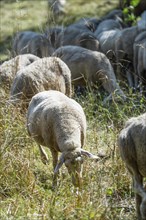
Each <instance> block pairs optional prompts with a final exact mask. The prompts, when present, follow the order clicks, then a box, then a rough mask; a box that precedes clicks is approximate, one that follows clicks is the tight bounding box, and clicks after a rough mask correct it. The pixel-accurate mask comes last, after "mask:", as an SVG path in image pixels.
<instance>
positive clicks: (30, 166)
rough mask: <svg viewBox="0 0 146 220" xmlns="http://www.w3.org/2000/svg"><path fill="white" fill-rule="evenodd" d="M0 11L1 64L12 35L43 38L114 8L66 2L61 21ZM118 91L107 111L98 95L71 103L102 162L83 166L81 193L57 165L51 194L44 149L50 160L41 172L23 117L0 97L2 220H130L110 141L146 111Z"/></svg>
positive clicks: (25, 11)
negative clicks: (122, 99) (80, 111)
mask: <svg viewBox="0 0 146 220" xmlns="http://www.w3.org/2000/svg"><path fill="white" fill-rule="evenodd" d="M106 3H107V4H106ZM0 4H1V32H0V33H1V34H0V58H1V59H5V58H9V57H10V50H11V40H12V38H13V35H14V34H15V33H16V32H17V31H20V30H39V31H43V30H44V28H45V27H47V25H50V26H51V25H54V24H55V25H56V24H59V25H60V24H64V25H67V24H70V23H72V22H75V21H76V20H78V19H80V18H81V17H88V16H91V17H95V16H101V15H103V14H105V13H106V12H107V11H109V10H110V9H112V8H114V7H116V4H117V1H107V0H103V1H101V0H100V1H99V0H96V1H87V0H86V1H85V0H84V1H83V0H82V1H81V0H78V1H77V0H70V1H69V0H68V3H67V6H66V11H67V12H66V13H67V14H66V16H65V17H61V18H58V19H57V20H55V19H53V18H52V15H51V13H50V14H49V15H48V12H47V2H46V1H17V2H16V1H13V2H12V3H10V1H8V3H6V2H0ZM28 5H29V7H28ZM40 8H41V10H40ZM8 12H9V13H8ZM125 90H126V91H125V92H126V93H128V94H127V95H128V97H129V100H128V102H127V103H116V102H113V103H109V104H107V105H106V106H105V105H103V103H102V100H103V98H104V94H96V96H95V94H94V93H88V94H87V95H86V96H81V97H74V98H75V99H76V100H77V101H78V102H79V103H80V104H81V105H82V106H83V108H84V110H85V114H86V117H87V124H88V128H87V140H86V145H85V149H87V150H90V151H91V152H93V153H95V154H96V153H98V152H104V153H105V154H106V155H107V159H103V160H101V161H99V162H98V163H97V162H95V161H90V159H85V161H84V170H83V187H82V189H81V190H80V191H79V190H77V189H75V188H74V187H73V186H72V184H71V179H70V177H69V175H68V173H67V170H66V168H65V167H64V166H63V167H62V169H61V174H60V178H59V184H58V188H57V189H56V190H55V191H52V188H51V185H52V175H53V172H52V158H51V154H50V151H49V150H48V149H46V150H47V152H48V155H49V158H50V161H49V164H48V165H46V166H45V165H44V164H42V162H41V159H40V154H39V149H38V146H37V144H36V143H35V142H34V141H33V140H32V139H31V138H30V137H29V136H28V134H27V130H26V116H25V115H22V114H21V113H20V110H19V109H17V108H15V107H14V106H11V105H10V104H9V102H8V99H9V92H7V93H5V91H3V90H0V219H1V220H8V219H9V220H24V219H25V220H134V219H135V220H136V216H135V201H134V193H133V191H132V188H131V178H130V175H129V174H128V172H127V170H126V169H125V166H124V164H123V162H122V161H121V158H120V156H119V151H118V147H117V136H118V134H119V132H120V130H121V129H122V127H123V125H124V122H125V121H126V120H127V119H128V118H129V117H131V116H136V115H139V114H140V113H143V112H145V105H146V100H145V99H144V98H143V97H141V96H140V95H139V94H132V93H131V92H130V91H128V89H125Z"/></svg>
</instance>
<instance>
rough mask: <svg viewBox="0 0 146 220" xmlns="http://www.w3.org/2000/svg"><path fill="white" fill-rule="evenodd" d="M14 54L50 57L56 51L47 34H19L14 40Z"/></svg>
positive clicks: (24, 32)
mask: <svg viewBox="0 0 146 220" xmlns="http://www.w3.org/2000/svg"><path fill="white" fill-rule="evenodd" d="M12 47H13V48H12V52H13V54H14V55H19V54H26V53H31V54H34V55H36V56H38V57H41V58H42V57H48V56H51V54H52V53H53V51H54V48H53V47H52V45H51V42H50V40H49V39H48V38H47V37H46V36H45V34H40V33H36V32H33V31H22V32H18V33H17V34H16V36H15V38H14V41H13V46H12Z"/></svg>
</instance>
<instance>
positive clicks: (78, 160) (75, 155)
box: [64, 148, 83, 187]
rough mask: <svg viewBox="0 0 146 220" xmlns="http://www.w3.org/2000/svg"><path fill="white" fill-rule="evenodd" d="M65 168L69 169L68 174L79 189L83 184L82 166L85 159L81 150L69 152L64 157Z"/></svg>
mask: <svg viewBox="0 0 146 220" xmlns="http://www.w3.org/2000/svg"><path fill="white" fill-rule="evenodd" d="M64 158H65V161H64V163H65V166H66V167H67V169H68V173H69V174H70V176H71V178H72V183H73V185H74V186H76V187H79V186H81V183H82V164H83V157H82V155H81V149H80V148H77V149H75V150H73V151H67V152H65V155H64Z"/></svg>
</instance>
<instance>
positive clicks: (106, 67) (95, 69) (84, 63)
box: [52, 46, 126, 100]
mask: <svg viewBox="0 0 146 220" xmlns="http://www.w3.org/2000/svg"><path fill="white" fill-rule="evenodd" d="M52 56H57V57H60V58H61V59H62V60H63V61H64V62H65V63H66V64H67V65H68V67H69V69H70V70H71V79H72V84H73V85H75V86H85V85H86V82H87V84H88V85H89V88H93V87H94V86H95V85H96V84H97V83H102V86H103V88H104V89H105V90H106V91H107V92H108V93H110V95H109V97H108V98H107V100H108V99H109V100H110V99H111V97H113V96H112V95H113V93H114V92H116V93H117V94H119V95H120V96H121V97H122V98H123V99H126V96H125V94H124V92H123V91H122V90H121V89H120V87H119V85H118V84H117V81H116V77H115V74H114V71H113V68H112V65H111V63H110V61H109V59H108V58H107V57H106V56H105V55H104V54H103V53H100V52H97V51H91V50H88V49H86V48H83V47H79V46H64V47H60V48H58V49H57V50H56V51H55V52H54V53H53V55H52Z"/></svg>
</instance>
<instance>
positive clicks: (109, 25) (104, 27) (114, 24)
mask: <svg viewBox="0 0 146 220" xmlns="http://www.w3.org/2000/svg"><path fill="white" fill-rule="evenodd" d="M121 29H122V26H121V24H120V23H119V22H118V21H117V20H114V19H107V20H103V21H102V22H100V24H99V25H98V26H97V29H96V31H95V32H94V34H95V36H96V37H97V38H98V35H99V34H101V33H102V32H103V31H109V30H121Z"/></svg>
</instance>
